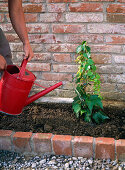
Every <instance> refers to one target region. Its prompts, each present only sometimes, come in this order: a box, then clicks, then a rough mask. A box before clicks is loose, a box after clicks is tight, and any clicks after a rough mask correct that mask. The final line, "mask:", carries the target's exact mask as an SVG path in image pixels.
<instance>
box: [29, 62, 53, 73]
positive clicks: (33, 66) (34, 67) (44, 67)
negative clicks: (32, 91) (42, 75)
mask: <svg viewBox="0 0 125 170" xmlns="http://www.w3.org/2000/svg"><path fill="white" fill-rule="evenodd" d="M27 69H28V70H30V71H50V63H28V64H27Z"/></svg>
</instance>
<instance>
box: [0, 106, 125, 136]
mask: <svg viewBox="0 0 125 170" xmlns="http://www.w3.org/2000/svg"><path fill="white" fill-rule="evenodd" d="M104 113H106V114H107V115H108V116H109V117H110V120H107V121H106V122H104V123H102V124H100V125H97V124H94V123H86V122H84V121H83V119H80V120H79V119H77V118H76V117H75V115H74V113H73V111H72V106H71V104H54V103H42V104H31V105H29V106H27V107H25V108H24V110H23V112H22V113H21V114H20V115H18V116H12V115H5V114H3V113H0V115H1V116H0V129H4V130H13V131H23V132H33V133H36V132H39V133H53V134H59V135H73V136H93V137H112V138H115V139H125V109H123V108H116V107H105V108H104Z"/></svg>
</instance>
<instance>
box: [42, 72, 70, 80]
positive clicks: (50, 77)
mask: <svg viewBox="0 0 125 170" xmlns="http://www.w3.org/2000/svg"><path fill="white" fill-rule="evenodd" d="M42 77H43V80H50V81H55V80H57V81H61V80H62V81H63V80H65V81H72V75H71V74H64V73H42Z"/></svg>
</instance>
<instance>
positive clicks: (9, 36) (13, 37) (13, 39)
mask: <svg viewBox="0 0 125 170" xmlns="http://www.w3.org/2000/svg"><path fill="white" fill-rule="evenodd" d="M6 38H7V40H8V41H9V42H13V43H14V42H20V39H19V37H18V36H17V34H6Z"/></svg>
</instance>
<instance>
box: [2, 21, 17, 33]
mask: <svg viewBox="0 0 125 170" xmlns="http://www.w3.org/2000/svg"><path fill="white" fill-rule="evenodd" d="M0 28H1V29H2V30H3V31H4V32H5V33H6V32H7V33H12V32H14V30H13V27H12V25H11V24H5V23H3V24H0Z"/></svg>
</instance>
